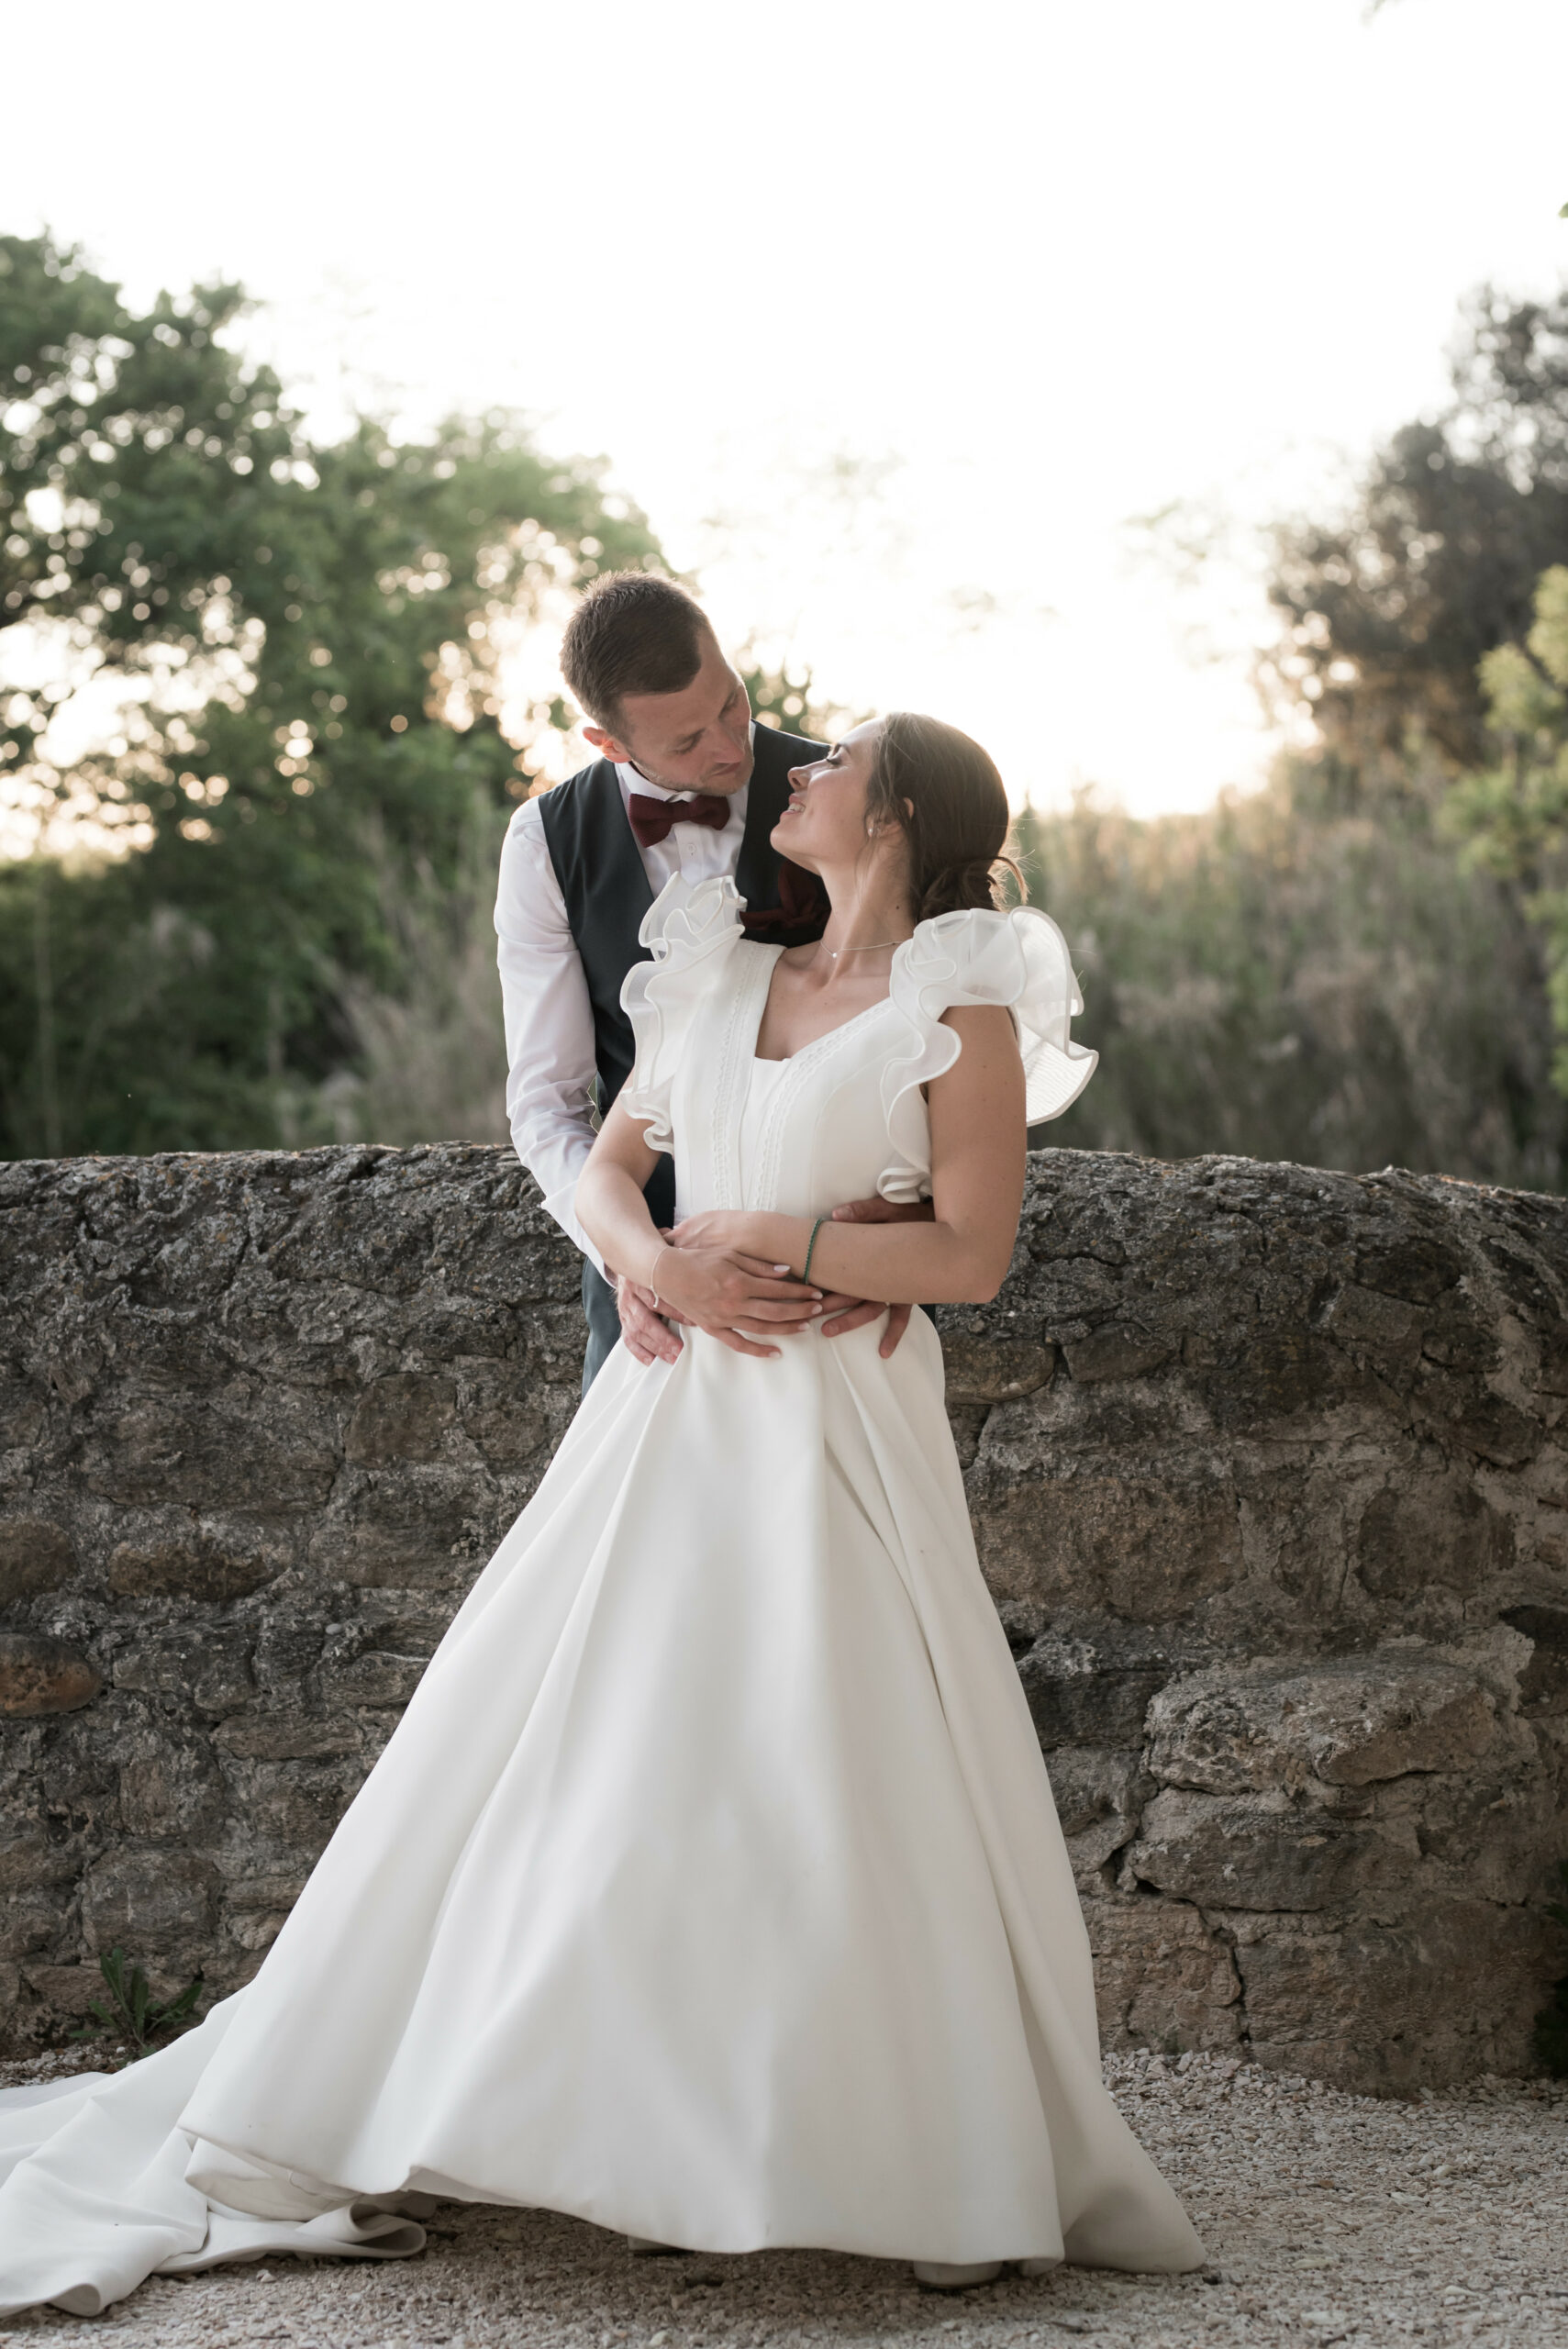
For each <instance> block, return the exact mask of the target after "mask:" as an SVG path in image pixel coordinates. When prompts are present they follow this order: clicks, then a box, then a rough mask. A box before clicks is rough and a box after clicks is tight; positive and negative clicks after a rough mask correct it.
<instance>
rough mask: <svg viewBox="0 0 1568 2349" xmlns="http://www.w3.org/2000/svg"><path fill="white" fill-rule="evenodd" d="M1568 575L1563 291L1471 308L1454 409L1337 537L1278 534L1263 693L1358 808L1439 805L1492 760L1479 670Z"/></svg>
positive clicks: (1386, 460)
mask: <svg viewBox="0 0 1568 2349" xmlns="http://www.w3.org/2000/svg"><path fill="white" fill-rule="evenodd" d="M1561 562H1568V291H1564V292H1563V293H1562V294H1559V295H1556V296H1555V297H1554V298H1553V299H1552V300H1551V301H1550V302H1515V301H1511V300H1509V299H1508V298H1507V297H1506V296H1505V295H1500V294H1498V293H1496V292H1495V291H1493V290H1492V289H1490V288H1487V289H1484V290H1483V291H1482V293H1481V294H1480V295H1478V296H1477V297H1476V298H1475V300H1474V301H1473V304H1472V305H1471V306H1470V309H1469V312H1468V314H1467V317H1466V320H1465V328H1464V334H1463V339H1462V346H1461V348H1460V350H1459V351H1458V354H1457V356H1456V358H1455V361H1454V363H1453V398H1452V401H1451V405H1450V406H1449V408H1448V410H1447V412H1446V413H1445V414H1444V415H1443V416H1442V417H1440V418H1439V419H1438V420H1437V421H1436V422H1429V423H1419V424H1412V425H1408V426H1407V427H1406V428H1405V429H1403V430H1402V431H1400V432H1397V433H1396V434H1395V436H1394V438H1393V440H1391V441H1390V442H1389V444H1388V446H1387V447H1386V448H1385V449H1384V450H1382V451H1379V453H1378V454H1377V456H1376V457H1375V458H1374V459H1373V462H1372V464H1371V466H1370V468H1369V470H1368V472H1367V473H1366V476H1365V478H1364V479H1363V481H1362V484H1361V485H1360V487H1359V490H1358V492H1357V494H1356V495H1355V497H1354V498H1353V500H1352V501H1351V508H1350V510H1349V512H1348V513H1347V514H1346V515H1345V516H1344V517H1343V518H1341V519H1340V520H1339V521H1337V522H1334V523H1332V524H1323V523H1318V522H1313V521H1305V522H1300V523H1297V524H1295V525H1293V526H1292V527H1290V528H1288V529H1284V530H1282V531H1281V532H1280V534H1279V538H1278V544H1277V554H1276V561H1275V565H1274V573H1273V581H1272V584H1271V589H1270V593H1271V596H1272V600H1273V604H1274V606H1275V608H1276V609H1277V611H1278V612H1279V614H1280V616H1281V618H1282V621H1283V635H1282V640H1281V643H1280V645H1279V648H1278V650H1277V651H1276V652H1275V653H1274V655H1273V657H1272V659H1271V661H1270V662H1268V663H1267V664H1266V669H1265V682H1266V684H1267V685H1268V686H1269V687H1270V689H1271V691H1272V693H1273V697H1274V698H1275V700H1276V701H1277V702H1279V703H1282V704H1284V705H1285V706H1286V707H1290V708H1292V709H1293V710H1294V711H1295V712H1296V715H1297V716H1298V717H1306V718H1307V719H1309V721H1310V723H1311V725H1312V728H1313V729H1314V731H1315V732H1316V734H1317V735H1318V738H1319V739H1320V740H1322V742H1323V743H1324V745H1325V746H1326V748H1327V750H1328V751H1329V753H1330V755H1331V758H1332V761H1333V763H1334V775H1335V781H1336V785H1337V788H1338V790H1339V792H1340V799H1341V803H1342V804H1343V805H1345V806H1347V807H1352V808H1353V807H1362V806H1370V805H1375V804H1382V803H1383V802H1385V801H1386V800H1388V799H1390V798H1392V799H1396V800H1398V799H1406V798H1409V797H1412V796H1414V797H1417V798H1420V799H1424V800H1426V801H1427V802H1429V803H1432V802H1435V800H1436V799H1438V798H1440V796H1441V794H1442V792H1443V790H1444V789H1445V788H1446V787H1447V785H1448V784H1449V783H1450V782H1451V779H1452V777H1453V775H1454V774H1456V773H1458V772H1460V771H1462V770H1465V769H1469V768H1473V767H1475V766H1478V765H1479V764H1480V763H1482V761H1483V759H1484V757H1485V731H1486V723H1487V718H1486V710H1485V701H1484V697H1483V691H1482V687H1481V684H1480V681H1479V667H1480V663H1481V662H1482V661H1483V659H1484V657H1485V655H1486V654H1487V653H1489V652H1490V651H1493V649H1494V648H1495V647H1496V646H1498V645H1502V644H1507V643H1510V642H1517V641H1518V640H1521V639H1522V638H1523V636H1524V633H1525V631H1526V629H1528V628H1529V616H1530V607H1531V601H1532V598H1533V596H1534V594H1535V585H1536V581H1537V580H1538V579H1539V577H1540V574H1541V573H1542V572H1543V571H1545V570H1547V569H1548V568H1549V567H1550V566H1551V565H1552V564H1554V563H1561Z"/></svg>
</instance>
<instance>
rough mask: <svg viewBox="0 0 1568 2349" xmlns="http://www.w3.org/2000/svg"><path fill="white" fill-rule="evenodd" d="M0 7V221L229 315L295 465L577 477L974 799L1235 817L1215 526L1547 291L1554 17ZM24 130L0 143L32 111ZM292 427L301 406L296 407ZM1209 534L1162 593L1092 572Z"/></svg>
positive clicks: (511, 4)
mask: <svg viewBox="0 0 1568 2349" xmlns="http://www.w3.org/2000/svg"><path fill="white" fill-rule="evenodd" d="M138 27H139V28H138V29H137V30H136V31H134V32H133V31H132V30H131V29H130V23H129V19H128V17H127V16H126V13H125V10H124V7H123V6H120V5H116V6H113V7H110V6H106V5H105V4H104V0H78V5H76V6H73V7H72V9H71V10H70V11H69V16H68V18H67V17H62V16H61V13H60V12H59V11H58V10H56V9H50V8H29V9H26V10H24V9H23V8H22V7H21V6H19V5H18V0H10V5H9V6H7V7H6V9H5V26H4V38H5V47H6V60H7V72H6V79H7V83H8V86H9V89H10V92H11V98H10V102H9V104H8V106H7V108H6V139H5V142H4V148H3V150H0V219H3V220H4V223H5V225H6V227H7V228H12V229H14V230H18V231H21V232H23V233H29V232H31V231H32V230H34V229H36V228H38V227H39V226H41V225H43V224H45V223H48V224H49V225H50V226H51V227H52V228H54V230H55V231H56V233H57V234H59V235H61V236H63V237H65V238H69V239H80V240H81V241H82V242H83V243H84V244H85V245H86V247H87V248H88V251H89V255H90V257H91V258H92V259H93V260H94V261H95V262H96V263H97V265H99V266H100V267H101V268H103V269H104V270H105V271H106V273H107V274H109V275H110V276H111V277H116V278H118V279H121V280H122V281H123V282H124V284H126V287H127V289H128V293H130V294H131V295H137V296H141V295H147V294H149V293H150V292H152V291H154V290H155V289H156V287H157V286H158V285H159V284H171V285H174V286H179V287H183V286H184V285H186V284H189V283H190V282H191V281H192V280H193V279H194V278H195V277H197V276H201V275H211V274H214V273H222V274H225V275H228V276H238V277H239V278H242V279H243V280H244V282H245V283H246V284H247V285H248V286H249V287H250V289H251V291H252V292H253V293H254V294H255V295H258V296H259V297H261V299H262V300H263V301H264V302H265V304H266V305H267V307H266V309H265V310H264V311H263V313H262V314H261V316H260V317H258V319H257V320H256V321H255V322H254V325H253V327H252V328H251V330H250V331H251V334H252V337H253V340H254V341H255V343H256V345H257V347H258V348H261V349H265V350H266V351H268V353H269V354H270V355H271V356H272V357H273V359H274V360H275V361H276V362H277V363H278V364H279V365H280V368H281V370H282V371H283V372H284V374H285V376H286V377H288V378H289V379H290V380H291V381H292V382H293V383H294V384H295V387H296V388H298V389H302V390H305V391H306V393H307V395H308V397H309V400H310V403H311V405H312V406H313V407H314V409H315V411H316V413H317V416H318V417H321V418H323V419H325V418H327V417H332V416H334V415H337V414H339V413H340V412H341V407H342V404H343V402H344V401H345V399H350V400H351V399H356V398H357V399H360V400H369V401H372V402H373V403H374V404H376V405H379V406H384V407H388V408H391V409H393V410H395V411H397V412H400V413H402V414H405V415H406V416H408V417H412V418H422V417H427V416H428V415H429V414H431V413H432V412H434V411H438V410H439V409H441V408H443V407H447V406H467V407H480V406H489V405H492V404H495V403H500V404H504V405H507V406H518V407H522V408H526V409H528V410H531V411H533V412H534V413H535V414H536V415H537V416H538V417H539V425H540V429H541V432H542V434H543V437H544V439H545V440H546V442H547V444H549V445H551V446H555V447H559V448H561V449H562V450H567V449H571V450H588V451H600V450H603V451H606V452H607V453H608V455H609V457H610V459H611V461H612V465H613V471H614V475H615V478H616V480H617V482H618V483H619V484H621V485H623V486H624V487H626V488H627V489H628V491H629V492H630V493H631V494H632V495H634V496H635V497H637V498H638V499H639V502H640V503H641V504H642V505H643V506H644V507H646V508H647V510H648V511H649V513H650V515H651V518H652V520H653V522H654V524H655V526H656V527H657V529H659V531H660V532H661V534H662V538H663V540H664V544H665V546H666V549H667V551H668V552H669V554H670V555H671V557H672V559H673V561H674V562H676V563H677V564H680V565H695V566H696V567H697V568H698V570H699V572H700V576H701V583H702V586H703V590H704V593H705V595H706V600H707V603H708V605H709V608H710V609H711V610H712V612H713V614H714V616H715V618H716V620H717V622H718V624H719V627H720V629H721V632H723V633H725V634H726V635H727V636H728V639H729V640H731V641H738V640H740V639H741V638H742V637H745V636H747V635H755V636H756V637H758V638H759V639H761V640H762V641H763V642H764V644H765V645H766V646H767V647H769V648H770V649H773V650H783V649H785V648H787V649H788V650H789V651H791V652H792V653H793V654H794V655H795V658H796V659H797V660H801V661H805V662H809V663H810V664H811V665H812V666H813V668H814V669H815V671H816V674H817V681H818V684H819V685H821V686H823V687H825V688H826V689H827V690H828V691H829V692H830V693H832V694H833V695H835V696H839V697H841V699H842V700H843V701H845V702H846V703H849V704H851V705H852V706H854V707H873V708H886V707H917V708H926V709H929V710H931V711H933V712H934V713H935V714H937V715H938V716H940V717H944V718H951V719H952V720H954V721H955V722H957V723H958V724H960V725H962V726H965V727H967V728H969V729H970V730H971V731H973V733H975V734H976V735H978V736H979V738H980V739H981V740H983V741H984V742H985V743H986V745H987V747H988V748H990V749H991V750H992V751H995V754H996V755H997V757H998V758H999V760H1000V761H1001V763H1002V764H1003V768H1004V772H1005V773H1006V774H1007V775H1008V777H1009V779H1010V782H1011V784H1012V785H1013V787H1014V789H1015V791H1016V793H1017V794H1018V796H1020V797H1021V796H1024V795H1025V794H1026V793H1032V794H1033V795H1034V796H1036V797H1037V798H1040V799H1041V800H1045V801H1049V800H1051V799H1055V798H1057V797H1059V796H1062V795H1063V794H1064V793H1065V792H1066V791H1067V790H1068V789H1069V788H1070V787H1071V785H1072V784H1073V781H1074V779H1078V778H1082V779H1084V780H1092V781H1095V782H1098V783H1100V784H1101V785H1105V786H1107V787H1108V788H1110V789H1111V790H1113V791H1114V792H1116V793H1118V795H1119V796H1122V797H1123V798H1124V799H1125V800H1126V801H1127V802H1128V804H1129V806H1131V807H1134V808H1135V809H1136V810H1138V811H1140V812H1151V813H1152V812H1155V811H1158V810H1162V809H1165V808H1174V807H1196V806H1201V805H1203V804H1204V803H1205V802H1206V801H1207V799H1209V798H1210V797H1211V796H1213V794H1214V792H1215V791H1216V790H1217V789H1218V787H1219V786H1221V785H1225V784H1227V783H1237V782H1245V781H1247V780H1248V779H1250V778H1251V777H1252V776H1254V775H1256V774H1258V772H1259V771H1260V769H1261V766H1262V762H1263V760H1264V759H1265V757H1266V755H1267V752H1268V749H1269V740H1268V738H1267V736H1266V735H1265V734H1264V733H1263V732H1262V728H1261V725H1260V722H1259V718H1258V715H1257V710H1256V705H1255V703H1254V700H1253V697H1252V694H1251V686H1250V685H1249V683H1248V671H1249V658H1248V651H1249V646H1250V645H1251V643H1252V642H1253V641H1255V640H1256V639H1257V637H1258V635H1259V633H1260V631H1261V630H1262V629H1265V628H1266V624H1267V623H1266V613H1265V611H1264V609H1263V607H1262V597H1261V594H1260V592H1259V588H1258V584H1257V565H1256V561H1255V558H1252V557H1251V556H1250V555H1249V553H1248V549H1249V548H1250V546H1251V545H1252V544H1253V542H1254V537H1255V532H1256V530H1257V529H1258V527H1259V526H1261V525H1262V524H1263V523H1265V522H1266V521H1267V520H1268V519H1269V518H1271V517H1272V516H1273V515H1275V514H1278V513H1280V512H1282V511H1284V510H1288V509H1289V508H1290V507H1293V506H1295V505H1297V504H1300V503H1303V502H1306V501H1308V500H1310V501H1312V502H1313V503H1314V505H1315V507H1316V509H1317V510H1322V507H1323V504H1324V501H1325V500H1326V499H1329V498H1331V496H1332V495H1334V494H1335V492H1336V487H1337V484H1339V483H1340V482H1342V480H1343V479H1344V478H1345V476H1346V473H1347V470H1348V468H1349V466H1350V465H1351V464H1352V463H1353V462H1354V461H1355V460H1356V458H1357V457H1358V456H1359V455H1360V454H1361V453H1362V452H1363V451H1365V450H1366V449H1367V448H1368V447H1369V446H1370V445H1371V444H1372V443H1373V440H1375V439H1376V438H1377V437H1378V436H1379V435H1381V434H1383V433H1385V432H1386V431H1388V430H1390V429H1392V428H1394V427H1395V426H1396V425H1397V424H1399V423H1401V422H1403V421H1405V420H1406V419H1407V418H1408V417H1411V416H1413V415H1416V414H1418V413H1421V412H1423V411H1429V410H1430V409H1432V408H1433V407H1435V406H1437V405H1438V404H1439V403H1440V399H1441V397H1442V394H1443V389H1444V373H1443V363H1442V359H1443V351H1444V347H1445V345H1446V344H1447V342H1448V340H1449V339H1450V337H1451V332H1452V329H1453V323H1454V313H1455V306H1456V303H1457V301H1458V298H1459V296H1460V295H1462V293H1463V292H1464V291H1465V290H1466V289H1467V288H1469V287H1470V286H1472V285H1473V284H1475V283H1477V282H1478V281H1479V280H1481V279H1482V278H1485V277H1491V278H1493V279H1495V280H1496V281H1497V282H1499V283H1501V284H1506V285H1507V286H1509V287H1511V288H1518V289H1520V290H1526V291H1538V292H1539V291H1545V290H1547V289H1549V288H1550V287H1551V286H1552V285H1554V284H1556V283H1557V282H1558V280H1559V277H1560V276H1561V274H1562V272H1563V270H1564V268H1565V267H1568V222H1564V221H1560V220H1559V219H1558V218H1557V217H1556V216H1557V210H1558V206H1560V205H1561V204H1562V202H1563V201H1564V199H1565V198H1568V138H1565V137H1564V135H1563V132H1562V92H1563V89H1564V87H1565V86H1568V7H1565V6H1563V5H1562V0H1388V5H1386V6H1384V7H1382V8H1381V9H1380V10H1378V11H1377V12H1376V13H1375V15H1374V16H1373V17H1371V18H1370V19H1369V17H1368V16H1367V12H1366V8H1365V6H1364V5H1363V0H1183V5H1181V6H1175V5H1173V0H1118V5H1117V6H1084V5H1083V0H1073V5H1072V6H1068V5H1066V0H1030V5H1027V6H1026V5H1022V0H965V5H964V6H961V7H955V6H952V5H951V0H945V5H942V6H934V5H932V0H901V4H900V5H898V6H891V5H887V0H883V5H880V6H873V5H872V0H661V5H659V6H649V5H648V0H594V5H592V6H583V5H581V0H579V4H578V5H566V4H565V0H552V5H550V6H542V5H539V0H469V5H467V6H464V7H462V8H461V9H450V8H448V9H439V8H429V7H419V8H414V7H411V6H406V5H405V0H384V5H382V6H379V7H376V8H373V9H365V8H361V7H358V6H349V5H347V0H312V5H310V6H303V5H301V0H269V5H268V6H267V7H265V8H264V9H260V10H257V9H232V8H221V7H214V6H212V5H211V0H203V5H202V6H199V7H197V6H191V5H188V0H169V4H168V5H164V6H161V7H159V8H158V9H157V10H155V11H153V12H152V14H151V16H150V17H143V18H141V19H139V20H138ZM29 94H30V95H29ZM306 379H308V381H306ZM1178 503H1180V504H1184V505H1188V506H1192V507H1196V508H1197V509H1199V510H1200V511H1201V512H1203V513H1206V514H1213V515H1217V516H1218V517H1220V518H1222V519H1223V520H1224V521H1225V522H1226V524H1227V525H1228V528H1227V530H1226V533H1225V542H1226V545H1227V546H1228V547H1229V549H1230V550H1231V552H1229V553H1228V554H1225V555H1222V556H1221V557H1219V558H1218V559H1217V560H1215V561H1212V562H1210V563H1209V565H1208V566H1207V573H1206V577H1205V579H1204V581H1203V582H1202V583H1201V584H1199V586H1198V587H1197V588H1196V589H1193V588H1191V587H1189V588H1186V589H1182V588H1180V587H1179V586H1178V585H1177V584H1175V583H1174V582H1173V578H1172V576H1171V575H1170V572H1169V570H1168V568H1167V567H1163V566H1162V565H1160V564H1158V563H1154V562H1150V561H1149V560H1148V558H1147V556H1146V555H1143V556H1140V554H1139V553H1138V551H1137V549H1138V546H1139V543H1140V533H1139V532H1138V531H1137V530H1136V529H1129V522H1130V520H1131V519H1132V518H1136V517H1139V516H1146V515H1149V514H1151V513H1152V512H1155V511H1157V510H1159V509H1162V508H1165V507H1171V506H1173V505H1174V504H1178Z"/></svg>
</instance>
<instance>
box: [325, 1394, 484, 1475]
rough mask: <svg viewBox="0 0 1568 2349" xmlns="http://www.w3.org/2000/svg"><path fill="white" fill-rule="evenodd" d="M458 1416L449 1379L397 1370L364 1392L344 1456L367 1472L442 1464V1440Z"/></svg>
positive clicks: (349, 1433)
mask: <svg viewBox="0 0 1568 2349" xmlns="http://www.w3.org/2000/svg"><path fill="white" fill-rule="evenodd" d="M456 1417H457V1396H456V1392H455V1390H454V1388H453V1386H452V1383H451V1381H450V1379H449V1378H429V1377H419V1376H416V1375H414V1374H413V1373H412V1372H403V1371H394V1372H392V1373H391V1374H389V1375H388V1376H386V1377H385V1378H378V1379H377V1380H376V1381H375V1383H374V1385H373V1386H369V1387H367V1388H366V1390H365V1392H364V1395H363V1396H362V1397H361V1400H360V1403H359V1405H358V1408H356V1410H355V1412H354V1416H353V1418H352V1419H350V1421H349V1430H348V1434H347V1436H346V1437H345V1438H344V1442H343V1451H344V1454H345V1457H346V1458H348V1459H350V1460H352V1461H354V1462H356V1463H357V1464H359V1465H360V1466H361V1467H367V1468H379V1467H383V1466H385V1465H387V1464H394V1465H400V1464H402V1463H403V1462H405V1461H410V1460H439V1458H440V1456H441V1453H442V1449H443V1446H442V1442H441V1439H442V1437H443V1435H444V1434H445V1432H446V1431H447V1429H448V1428H450V1425H451V1423H452V1421H453V1419H455V1418H456Z"/></svg>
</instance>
